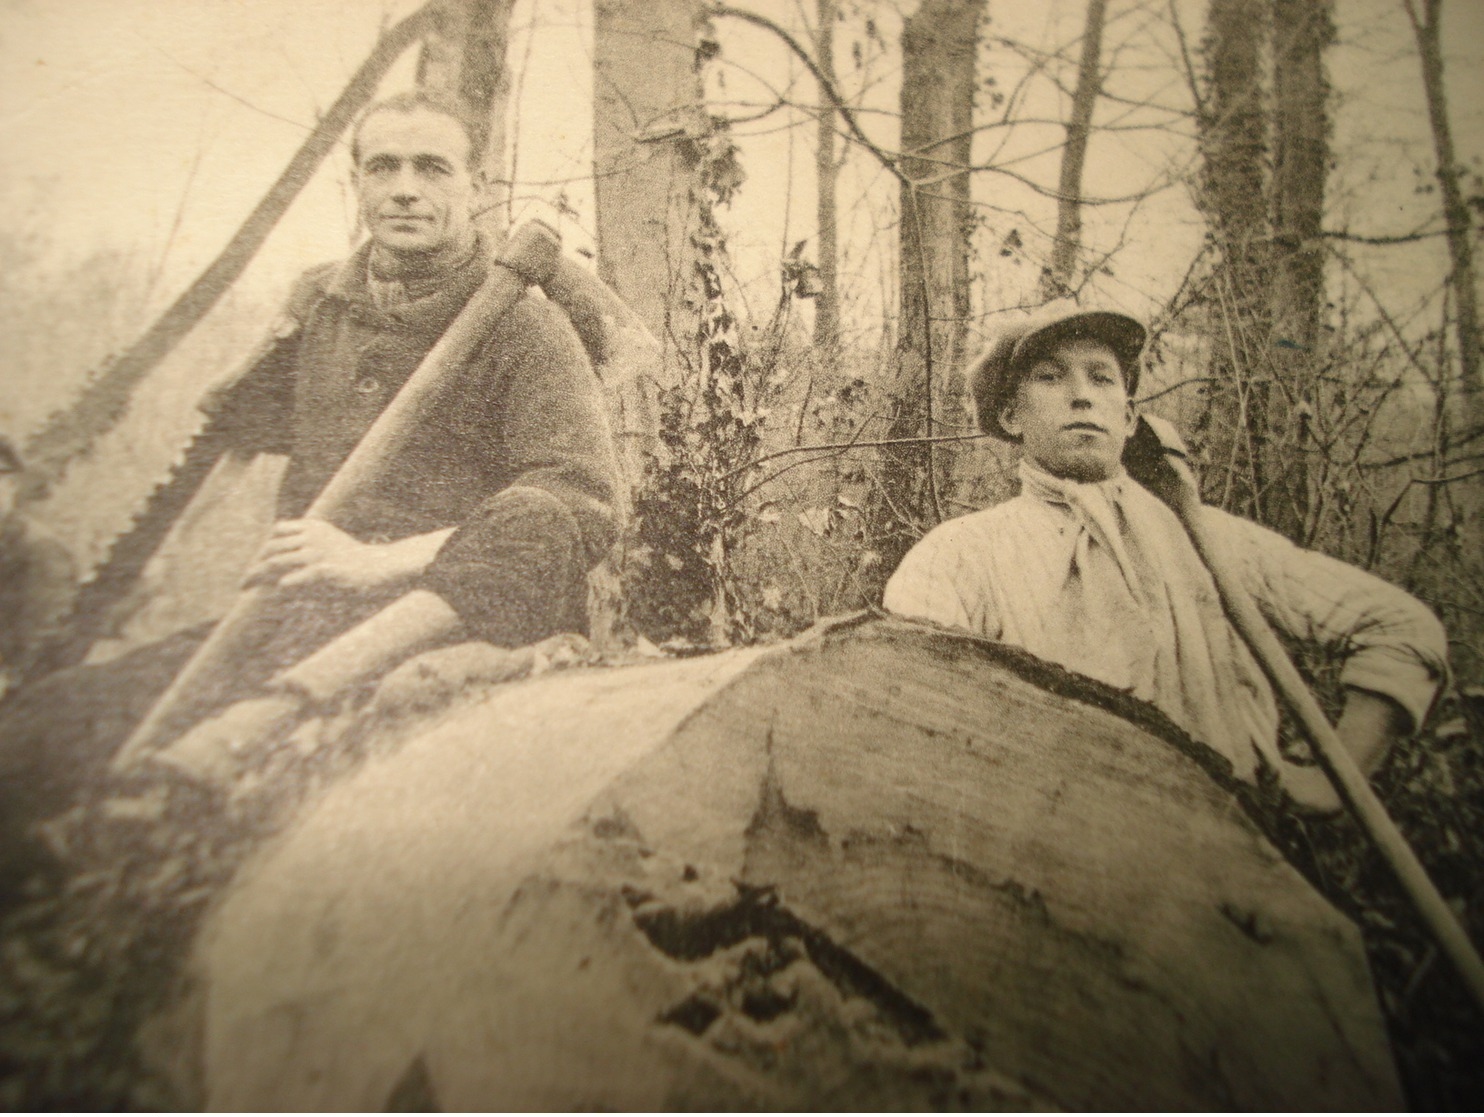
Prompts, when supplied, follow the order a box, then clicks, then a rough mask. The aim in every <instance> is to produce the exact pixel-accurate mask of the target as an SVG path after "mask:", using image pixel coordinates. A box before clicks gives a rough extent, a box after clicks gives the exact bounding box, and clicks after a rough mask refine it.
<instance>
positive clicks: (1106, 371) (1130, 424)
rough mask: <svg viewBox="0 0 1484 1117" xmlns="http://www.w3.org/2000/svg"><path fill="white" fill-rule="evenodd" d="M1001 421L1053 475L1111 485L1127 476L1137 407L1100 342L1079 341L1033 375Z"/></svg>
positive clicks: (1114, 359)
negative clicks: (1126, 448) (1126, 450)
mask: <svg viewBox="0 0 1484 1117" xmlns="http://www.w3.org/2000/svg"><path fill="white" fill-rule="evenodd" d="M1000 422H1001V424H1002V425H1003V426H1004V428H1005V429H1006V430H1007V431H1008V432H1009V433H1011V434H1013V435H1018V436H1019V437H1020V439H1021V441H1022V444H1023V445H1024V447H1025V453H1026V454H1027V456H1029V457H1030V459H1031V460H1032V461H1033V462H1035V463H1036V464H1037V465H1039V466H1040V467H1041V468H1042V469H1044V470H1045V471H1046V472H1047V473H1050V474H1052V475H1053V476H1056V477H1064V478H1067V479H1068V480H1071V481H1106V480H1108V479H1109V478H1111V477H1116V476H1118V474H1119V473H1121V472H1122V468H1123V467H1122V464H1121V460H1122V457H1123V444H1124V443H1125V442H1126V441H1128V438H1129V435H1131V434H1132V433H1133V429H1134V408H1133V404H1132V403H1130V402H1129V398H1128V393H1127V392H1126V391H1125V390H1124V386H1123V370H1122V369H1121V368H1119V366H1118V358H1117V357H1115V356H1114V355H1113V350H1112V349H1110V348H1108V346H1106V345H1104V344H1103V343H1102V342H1100V341H1087V340H1082V339H1074V340H1068V341H1064V342H1061V343H1060V344H1059V345H1057V347H1056V348H1055V349H1054V350H1052V352H1051V353H1049V354H1048V355H1047V356H1045V357H1042V358H1041V359H1040V360H1038V361H1036V362H1035V363H1034V364H1033V365H1031V366H1030V368H1028V369H1027V370H1026V372H1025V375H1024V377H1023V378H1022V379H1021V381H1020V386H1019V388H1018V389H1017V390H1016V393H1015V400H1014V402H1013V403H1011V404H1010V406H1008V407H1007V408H1005V410H1004V411H1003V412H1002V413H1001V415H1000Z"/></svg>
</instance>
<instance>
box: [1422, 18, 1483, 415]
mask: <svg viewBox="0 0 1484 1117" xmlns="http://www.w3.org/2000/svg"><path fill="white" fill-rule="evenodd" d="M1402 6H1403V7H1404V8H1405V9H1406V12H1407V19H1408V20H1409V21H1410V22H1411V24H1412V32H1413V34H1414V35H1415V36H1416V38H1417V58H1418V61H1419V62H1420V63H1421V66H1422V86H1423V90H1424V91H1425V92H1426V95H1427V116H1428V121H1429V123H1430V124H1431V125H1432V142H1433V153H1434V157H1435V158H1436V159H1437V172H1436V174H1437V180H1438V190H1439V191H1440V193H1441V194H1442V199H1443V218H1444V220H1445V221H1446V222H1447V223H1448V253H1449V256H1450V259H1451V261H1452V271H1451V273H1450V275H1449V283H1450V285H1451V286H1452V288H1453V300H1454V306H1455V308H1456V309H1455V315H1454V321H1455V323H1456V328H1457V334H1458V366H1459V375H1460V380H1461V381H1462V383H1461V384H1460V390H1459V391H1458V392H1457V393H1455V395H1454V405H1453V407H1452V408H1450V410H1451V411H1452V414H1453V415H1454V416H1455V417H1456V418H1455V421H1456V422H1460V423H1461V424H1463V425H1466V426H1467V427H1468V428H1469V429H1470V430H1474V429H1479V428H1481V427H1484V372H1481V369H1480V361H1479V349H1480V344H1481V341H1484V339H1481V337H1480V334H1479V294H1478V286H1477V278H1476V276H1475V273H1474V242H1473V235H1474V226H1473V219H1472V216H1471V214H1470V212H1469V207H1468V204H1467V203H1466V202H1465V201H1464V198H1463V185H1462V181H1461V180H1462V177H1463V169H1462V168H1461V167H1460V166H1459V164H1458V157H1457V156H1456V155H1455V154H1454V147H1453V128H1452V125H1451V123H1450V121H1449V118H1448V99H1447V94H1446V92H1445V90H1444V86H1443V49H1442V27H1441V23H1442V12H1443V0H1421V8H1420V9H1419V8H1418V3H1417V0H1402Z"/></svg>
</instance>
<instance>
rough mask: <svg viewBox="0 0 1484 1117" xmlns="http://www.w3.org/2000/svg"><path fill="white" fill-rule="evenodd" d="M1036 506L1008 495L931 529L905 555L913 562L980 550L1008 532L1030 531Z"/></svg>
mask: <svg viewBox="0 0 1484 1117" xmlns="http://www.w3.org/2000/svg"><path fill="white" fill-rule="evenodd" d="M1035 516H1036V509H1035V506H1034V505H1033V503H1032V502H1031V501H1027V500H1024V499H1023V498H1021V497H1018V496H1016V497H1011V498H1010V499H1009V500H1006V501H1003V502H1001V503H999V504H993V505H990V507H988V508H981V509H980V510H979V511H977V512H969V513H967V514H965V515H963V516H955V517H954V518H953V519H951V520H944V521H943V522H942V523H941V524H939V525H938V526H937V527H934V528H932V529H931V530H929V531H928V533H927V534H926V535H924V536H923V537H922V538H921V539H919V540H918V541H917V542H916V543H915V544H914V545H913V547H912V550H911V551H910V552H909V555H908V557H909V558H912V559H913V560H915V561H918V562H921V561H924V560H929V559H935V558H941V557H943V556H946V555H951V554H954V553H956V552H963V551H975V552H982V551H983V550H985V549H986V548H987V547H990V546H992V545H993V543H994V541H995V540H996V539H1002V538H1005V537H1006V535H1007V533H1010V532H1016V531H1024V530H1027V529H1030V530H1033V525H1032V523H1031V521H1032V520H1034V519H1035Z"/></svg>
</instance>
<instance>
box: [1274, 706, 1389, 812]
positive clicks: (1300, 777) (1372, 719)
mask: <svg viewBox="0 0 1484 1117" xmlns="http://www.w3.org/2000/svg"><path fill="white" fill-rule="evenodd" d="M1411 723H1412V719H1411V716H1410V715H1409V714H1408V713H1407V712H1406V710H1404V709H1402V707H1401V706H1399V705H1397V703H1396V702H1394V701H1392V700H1391V699H1390V698H1387V697H1385V696H1384V695H1381V694H1376V693H1375V692H1374V691H1369V690H1360V689H1358V688H1356V687H1349V688H1347V689H1346V691H1345V710H1344V713H1342V714H1341V715H1340V721H1339V724H1338V725H1336V726H1335V732H1336V733H1337V734H1338V735H1339V738H1340V741H1341V743H1342V744H1343V745H1344V746H1345V751H1346V752H1348V753H1349V754H1350V756H1351V758H1352V759H1353V760H1354V761H1355V765H1356V767H1358V768H1359V769H1360V771H1361V773H1362V774H1363V775H1365V776H1369V775H1370V774H1371V773H1372V772H1374V771H1375V770H1376V768H1377V767H1378V766H1379V765H1380V763H1381V761H1382V760H1383V759H1385V756H1386V753H1387V751H1388V750H1390V748H1391V747H1392V746H1393V745H1395V744H1396V743H1397V742H1398V741H1400V740H1401V739H1402V738H1403V737H1405V736H1406V735H1407V732H1408V730H1410V728H1411ZM1282 784H1283V790H1284V792H1286V793H1287V795H1288V799H1289V801H1290V802H1291V803H1292V804H1293V806H1294V808H1295V809H1296V810H1297V811H1298V813H1299V814H1304V815H1312V816H1324V815H1332V814H1335V813H1337V812H1338V811H1339V810H1340V808H1341V806H1342V805H1343V804H1342V803H1341V802H1340V795H1339V792H1337V791H1336V790H1335V788H1334V785H1333V784H1332V783H1331V782H1330V780H1329V777H1327V776H1326V775H1325V774H1324V772H1323V771H1322V770H1320V769H1319V768H1318V767H1317V766H1316V767H1299V766H1298V765H1296V764H1289V765H1287V766H1286V767H1285V768H1284V770H1283V772H1282Z"/></svg>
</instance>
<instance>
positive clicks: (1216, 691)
mask: <svg viewBox="0 0 1484 1117" xmlns="http://www.w3.org/2000/svg"><path fill="white" fill-rule="evenodd" d="M1145 339H1146V331H1145V329H1144V327H1143V325H1141V324H1140V323H1139V322H1138V321H1136V320H1135V319H1133V318H1131V317H1129V316H1127V315H1124V314H1120V313H1113V312H1108V311H1096V310H1076V309H1070V310H1069V309H1068V308H1067V307H1066V306H1065V305H1060V306H1058V305H1055V304H1053V306H1052V307H1049V308H1047V309H1046V310H1045V311H1043V312H1042V314H1041V315H1039V316H1038V317H1035V318H1032V319H1030V320H1028V321H1025V322H1022V323H1020V324H1018V325H1016V326H1013V327H1011V328H1009V329H1007V330H1005V331H1004V332H1003V333H1002V334H1001V336H1000V337H999V338H998V339H997V340H996V341H995V343H994V344H993V345H992V346H991V347H990V349H989V350H988V351H987V352H986V353H985V354H984V355H983V356H982V357H981V358H980V359H979V360H978V361H977V362H976V363H975V364H974V366H973V367H972V369H971V370H970V374H969V379H970V382H971V384H972V387H973V392H974V402H975V409H976V411H977V415H978V420H979V424H980V426H981V427H982V428H983V430H984V431H985V432H986V433H988V434H991V435H993V436H995V437H997V438H1000V439H1003V440H1005V441H1009V442H1016V443H1019V444H1020V446H1021V449H1022V458H1021V463H1020V479H1021V492H1020V495H1019V496H1017V497H1015V498H1013V499H1011V500H1009V501H1006V502H1005V503H1003V504H1000V505H998V506H996V507H993V508H989V509H985V510H983V511H980V512H975V513H972V514H970V515H967V516H962V517H960V518H958V519H954V520H949V521H947V522H945V523H943V524H940V525H939V526H938V527H936V528H934V529H933V530H932V531H930V532H929V533H928V534H927V535H926V536H924V537H923V538H922V539H921V540H920V541H919V542H918V543H917V545H916V546H914V547H913V549H912V550H911V551H910V552H909V553H908V554H907V556H906V558H905V559H903V560H902V564H901V566H900V567H899V568H898V569H897V571H896V573H895V574H893V576H892V578H891V580H890V582H889V583H888V584H887V587H886V595H885V605H886V608H887V609H889V610H890V611H892V612H894V613H898V614H900V615H903V616H907V617H912V618H917V619H921V620H927V621H931V622H934V623H936V624H940V625H944V626H947V627H953V628H960V629H966V630H968V631H969V632H972V633H975V634H976V635H979V636H985V637H989V638H991V639H995V640H1001V641H1004V642H1005V643H1008V644H1014V645H1017V646H1019V647H1022V648H1024V649H1025V650H1027V651H1029V652H1031V653H1032V654H1033V655H1036V656H1039V657H1041V658H1043V659H1046V660H1050V661H1052V662H1054V663H1058V664H1060V665H1062V666H1064V667H1066V668H1068V669H1070V670H1072V671H1076V672H1078V673H1080V674H1083V675H1087V676H1089V677H1091V678H1094V679H1097V680H1099V681H1101V682H1104V683H1107V684H1108V685H1110V686H1113V687H1117V688H1119V689H1121V690H1125V691H1128V692H1129V693H1131V694H1132V695H1134V696H1135V697H1136V698H1141V699H1143V700H1145V701H1147V702H1151V703H1152V704H1154V705H1155V706H1157V707H1158V708H1159V709H1160V710H1162V711H1163V712H1164V713H1165V714H1166V715H1168V716H1169V717H1170V719H1171V720H1172V721H1174V722H1175V723H1176V724H1177V725H1179V726H1180V727H1181V728H1182V729H1184V730H1185V731H1186V732H1188V733H1189V734H1190V735H1191V736H1192V737H1194V738H1195V739H1197V740H1199V741H1203V742H1205V743H1206V744H1208V745H1210V746H1211V747H1212V748H1213V749H1215V750H1216V751H1217V752H1219V753H1220V754H1222V755H1223V756H1225V757H1226V758H1227V759H1228V760H1230V761H1231V764H1232V767H1233V770H1234V771H1235V773H1236V774H1237V775H1238V776H1239V777H1241V778H1244V779H1247V780H1249V781H1252V780H1255V778H1256V776H1257V773H1258V772H1259V771H1260V770H1261V769H1262V768H1264V767H1267V768H1270V769H1272V770H1273V771H1274V772H1276V773H1278V774H1279V775H1280V778H1281V781H1282V784H1283V786H1284V788H1285V790H1286V791H1287V792H1288V794H1289V796H1290V797H1291V798H1292V800H1293V801H1294V802H1295V803H1296V804H1297V805H1298V806H1299V807H1300V808H1306V809H1309V810H1314V811H1330V810H1334V809H1338V806H1339V802H1338V799H1337V798H1336V796H1335V794H1334V792H1333V790H1332V789H1331V788H1330V787H1329V785H1328V783H1327V782H1326V781H1325V780H1324V779H1323V777H1322V776H1321V775H1320V773H1319V770H1318V769H1317V768H1314V767H1299V766H1296V765H1294V764H1293V763H1292V762H1291V761H1288V760H1286V759H1285V758H1284V757H1282V755H1281V754H1280V753H1279V750H1278V747H1277V742H1278V708H1277V703H1276V701H1275V699H1274V696H1273V692H1272V688H1271V687H1270V685H1269V684H1268V681H1267V679H1266V678H1265V677H1264V675H1263V673H1262V670H1261V669H1260V667H1259V666H1258V664H1257V662H1256V660H1255V659H1254V658H1253V655H1252V653H1251V652H1250V651H1249V650H1248V648H1247V646H1246V644H1245V643H1244V642H1243V640H1242V638H1241V637H1240V635H1239V634H1238V633H1237V632H1236V630H1235V629H1234V628H1233V627H1232V624H1231V622H1230V621H1229V620H1228V619H1227V617H1226V615H1225V613H1224V611H1223V609H1222V605H1221V600H1220V597H1219V596H1218V594H1217V590H1216V586H1215V583H1214V581H1213V579H1212V576H1211V574H1210V573H1209V571H1208V570H1207V569H1206V567H1205V565H1204V564H1203V563H1202V561H1201V559H1200V557H1199V555H1198V554H1197V553H1196V551H1195V548H1194V546H1193V545H1192V544H1191V542H1190V539H1189V537H1188V535H1187V534H1186V532H1185V529H1184V528H1183V526H1182V525H1181V523H1180V521H1179V519H1178V518H1177V517H1176V515H1175V513H1174V512H1173V511H1171V509H1170V508H1168V507H1167V506H1166V505H1165V504H1164V503H1163V502H1161V501H1160V500H1159V499H1157V498H1156V497H1155V496H1154V495H1153V494H1151V493H1150V492H1149V491H1148V490H1146V489H1145V488H1143V487H1142V486H1141V485H1139V484H1138V483H1137V482H1135V481H1134V480H1132V479H1131V478H1130V477H1128V476H1127V475H1126V474H1125V473H1124V469H1123V464H1122V459H1123V449H1124V444H1125V442H1127V440H1128V439H1129V437H1130V436H1131V434H1132V433H1133V430H1134V426H1135V422H1136V413H1135V409H1134V404H1133V402H1132V397H1133V395H1134V393H1135V392H1137V390H1138V386H1139V369H1140V355H1141V353H1142V351H1143V348H1144V343H1145ZM1210 522H1211V527H1212V530H1213V531H1214V532H1215V533H1216V540H1217V542H1218V543H1219V545H1220V546H1221V547H1222V548H1223V550H1224V551H1225V552H1226V553H1227V554H1228V555H1229V556H1231V558H1232V560H1233V562H1234V565H1235V567H1236V569H1237V570H1239V571H1240V576H1241V582H1242V584H1243V586H1244V588H1245V589H1246V590H1247V591H1248V592H1249V593H1250V594H1251V595H1252V596H1253V598H1254V599H1255V600H1256V601H1257V603H1258V606H1259V608H1260V609H1261V610H1262V612H1263V613H1264V614H1265V616H1266V617H1267V619H1268V620H1269V621H1270V622H1271V623H1272V624H1273V625H1274V626H1275V627H1276V628H1277V629H1278V630H1279V631H1281V632H1283V633H1286V634H1287V635H1289V636H1291V637H1294V638H1296V639H1299V640H1302V641H1308V642H1310V643H1312V644H1317V645H1320V646H1323V647H1326V648H1330V649H1334V650H1338V651H1340V652H1342V653H1343V654H1345V655H1346V660H1345V665H1344V670H1343V673H1342V675H1341V677H1340V678H1341V682H1342V683H1343V685H1344V688H1345V697H1346V703H1345V709H1344V713H1343V715H1342V717H1341V719H1340V722H1339V726H1338V729H1339V733H1340V736H1341V739H1342V740H1343V741H1344V742H1345V744H1346V746H1347V748H1349V749H1350V751H1351V752H1352V754H1353V755H1354V757H1355V759H1356V761H1357V762H1358V763H1359V764H1360V766H1361V768H1362V770H1364V771H1367V772H1370V771H1373V770H1374V769H1375V767H1376V766H1377V765H1378V764H1379V763H1380V761H1381V759H1382V757H1384V755H1385V753H1386V751H1387V749H1388V748H1389V747H1390V746H1391V745H1392V744H1393V743H1394V742H1395V741H1397V740H1398V739H1400V738H1401V737H1402V736H1404V735H1406V734H1408V733H1410V732H1412V731H1414V730H1415V729H1416V728H1417V727H1418V726H1420V724H1421V722H1422V721H1423V719H1424V718H1425V717H1426V714H1427V711H1428V709H1429V708H1430V706H1431V704H1432V701H1433V699H1434V697H1435V695H1436V693H1437V690H1438V687H1439V685H1440V683H1441V682H1442V680H1443V679H1444V678H1445V677H1446V673H1447V638H1446V636H1445V634H1444V632H1443V629H1442V626H1441V625H1440V624H1439V622H1438V620H1437V618H1436V617H1435V616H1434V615H1433V614H1432V613H1431V612H1430V611H1429V610H1428V609H1427V607H1426V606H1424V605H1423V604H1422V603H1421V602H1419V601H1417V600H1416V599H1415V598H1413V597H1411V596H1410V595H1408V594H1407V593H1405V592H1403V591H1402V590H1400V589H1398V588H1397V587H1395V586H1393V585H1391V584H1390V583H1388V582H1385V581H1382V580H1381V579H1380V578H1377V577H1375V576H1374V575H1372V574H1368V573H1366V572H1365V571H1362V570H1359V569H1357V568H1355V567H1353V566H1349V565H1347V564H1345V563H1343V562H1339V561H1338V560H1336V559H1332V558H1330V557H1328V556H1326V555H1322V554H1318V553H1316V552H1313V551H1306V550H1303V549H1301V548H1299V547H1296V546H1294V545H1293V544H1292V543H1290V542H1289V541H1288V540H1287V539H1285V538H1283V537H1282V536H1280V535H1277V534H1276V533H1274V532H1272V531H1269V530H1267V529H1266V528H1262V527H1259V526H1258V525H1256V524H1254V523H1251V522H1249V521H1247V520H1243V519H1241V518H1239V517H1236V516H1232V515H1229V514H1227V513H1224V512H1218V511H1215V510H1212V512H1211V517H1210Z"/></svg>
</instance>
